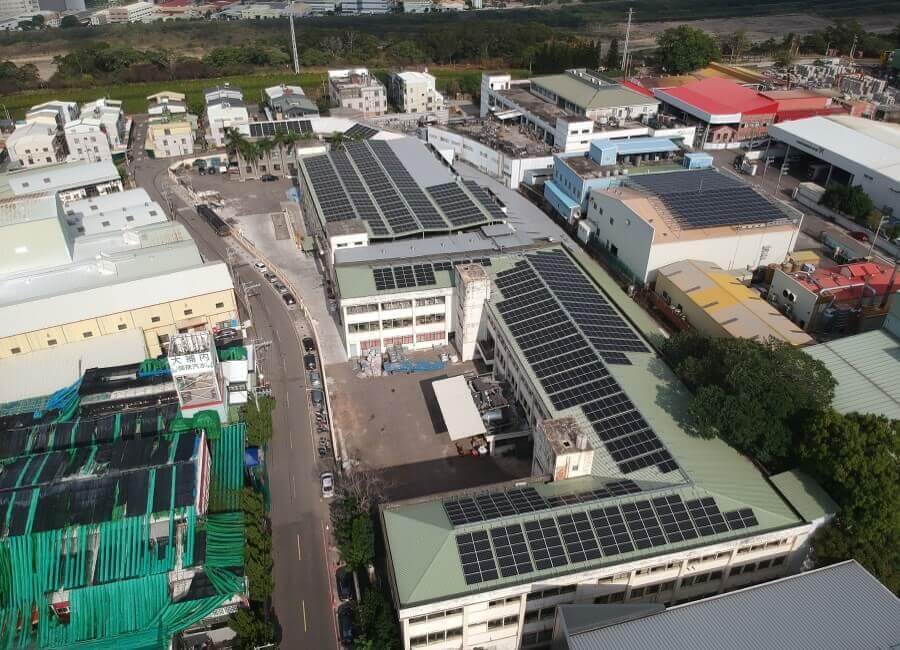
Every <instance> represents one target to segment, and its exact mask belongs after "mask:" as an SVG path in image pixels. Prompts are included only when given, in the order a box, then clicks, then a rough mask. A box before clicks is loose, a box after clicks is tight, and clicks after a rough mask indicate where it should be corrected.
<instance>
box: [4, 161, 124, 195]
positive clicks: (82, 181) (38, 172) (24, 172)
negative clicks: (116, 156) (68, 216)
mask: <svg viewBox="0 0 900 650" xmlns="http://www.w3.org/2000/svg"><path fill="white" fill-rule="evenodd" d="M121 190H122V178H121V176H120V175H119V170H118V169H116V166H115V165H114V164H113V163H112V161H111V160H101V161H99V162H91V163H88V162H67V163H58V164H55V165H48V166H46V167H40V168H37V169H21V170H15V171H7V172H6V173H5V174H0V199H5V198H13V197H17V196H23V195H26V194H34V193H51V194H53V193H56V194H58V195H59V198H60V200H61V201H62V202H63V204H64V205H65V204H67V203H69V202H70V201H77V200H78V199H83V198H86V197H89V196H99V195H103V194H111V193H113V192H120V191H121Z"/></svg>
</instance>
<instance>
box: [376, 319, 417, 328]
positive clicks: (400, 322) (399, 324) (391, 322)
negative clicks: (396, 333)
mask: <svg viewBox="0 0 900 650" xmlns="http://www.w3.org/2000/svg"><path fill="white" fill-rule="evenodd" d="M411 325H412V318H387V319H385V320H383V321H381V328H382V329H386V330H394V329H400V328H403V327H409V326H411Z"/></svg>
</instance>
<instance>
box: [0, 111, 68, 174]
mask: <svg viewBox="0 0 900 650" xmlns="http://www.w3.org/2000/svg"><path fill="white" fill-rule="evenodd" d="M6 151H7V153H8V154H9V159H10V160H11V161H12V162H14V163H17V164H18V165H19V166H21V167H23V168H34V167H43V166H45V165H53V164H56V163H59V162H62V161H64V160H65V159H66V139H65V137H64V136H63V134H62V133H60V131H59V129H58V128H57V126H56V121H55V119H52V118H51V119H47V118H41V119H39V120H36V121H32V122H26V123H25V124H19V125H18V126H16V129H15V131H13V132H12V133H10V134H9V135H8V136H7V138H6Z"/></svg>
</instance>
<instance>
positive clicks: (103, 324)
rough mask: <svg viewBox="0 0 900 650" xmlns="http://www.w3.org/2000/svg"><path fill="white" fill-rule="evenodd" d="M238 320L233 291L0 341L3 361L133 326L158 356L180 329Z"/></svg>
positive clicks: (148, 347) (148, 348) (213, 325)
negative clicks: (7, 358) (14, 356)
mask: <svg viewBox="0 0 900 650" xmlns="http://www.w3.org/2000/svg"><path fill="white" fill-rule="evenodd" d="M237 317H238V314H237V303H236V301H235V297H234V292H233V291H218V292H215V293H210V294H205V295H202V296H194V297H192V298H188V299H186V300H179V301H175V302H171V303H162V304H158V305H148V306H146V307H141V308H138V309H133V310H130V311H126V312H121V313H115V314H106V315H104V316H98V317H97V318H91V319H88V320H83V321H75V322H71V323H65V324H62V325H59V326H54V327H48V328H45V329H42V330H35V331H33V332H22V333H21V334H16V335H13V336H8V337H5V338H2V339H0V359H2V358H6V357H10V356H13V355H17V354H27V353H29V352H33V351H35V350H46V349H49V348H52V347H54V346H56V345H62V344H64V343H75V342H76V341H83V340H85V339H89V338H94V337H98V336H106V335H108V334H115V333H117V332H120V331H123V330H126V329H131V328H133V327H140V328H141V329H142V330H143V331H144V338H145V340H146V343H147V351H148V352H149V354H150V356H152V357H155V356H157V355H159V354H161V353H162V352H163V347H164V345H165V344H166V343H167V342H168V339H169V337H171V336H172V335H173V334H175V333H176V332H178V331H179V329H195V328H196V327H198V326H200V327H204V328H209V329H212V328H214V327H216V326H218V324H219V323H222V322H224V321H231V320H233V319H236V318H237Z"/></svg>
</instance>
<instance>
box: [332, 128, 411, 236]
mask: <svg viewBox="0 0 900 650" xmlns="http://www.w3.org/2000/svg"><path fill="white" fill-rule="evenodd" d="M345 149H346V151H347V153H348V155H349V156H350V158H352V159H353V163H354V164H355V165H356V168H357V169H359V172H360V174H361V175H362V177H363V178H364V179H365V181H366V185H368V186H369V190H370V191H371V192H372V196H373V197H374V198H375V202H376V203H377V204H378V207H379V208H380V209H381V212H382V213H383V214H384V217H385V219H386V220H387V222H388V225H389V226H390V227H391V230H392V231H393V232H394V233H395V234H398V235H402V234H409V233H413V232H417V231H419V230H421V229H422V228H421V226H420V225H419V222H418V221H416V218H415V216H413V213H412V212H411V211H410V209H409V206H407V205H406V203H405V202H404V201H403V199H402V198H401V197H400V194H399V193H398V192H397V188H396V187H394V184H393V183H391V180H390V179H389V178H388V176H387V174H386V173H385V171H384V169H382V167H381V165H380V164H379V163H378V160H377V159H376V158H375V156H374V155H373V154H372V150H371V149H369V147H368V146H367V145H366V144H365V143H362V142H357V143H354V144H348V145H347V146H346V147H345Z"/></svg>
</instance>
